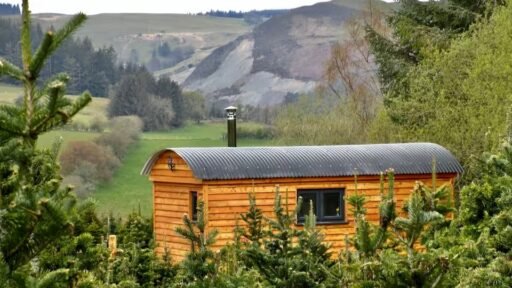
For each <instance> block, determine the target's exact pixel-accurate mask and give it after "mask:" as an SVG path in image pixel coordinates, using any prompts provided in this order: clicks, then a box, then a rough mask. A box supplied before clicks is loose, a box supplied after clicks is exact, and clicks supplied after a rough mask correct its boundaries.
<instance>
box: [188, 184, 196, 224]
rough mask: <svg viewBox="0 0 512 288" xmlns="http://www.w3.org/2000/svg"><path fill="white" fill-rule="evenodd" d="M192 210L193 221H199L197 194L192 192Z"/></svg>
mask: <svg viewBox="0 0 512 288" xmlns="http://www.w3.org/2000/svg"><path fill="white" fill-rule="evenodd" d="M190 208H191V213H190V214H192V220H194V221H197V192H196V191H191V192H190Z"/></svg>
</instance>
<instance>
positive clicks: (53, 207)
mask: <svg viewBox="0 0 512 288" xmlns="http://www.w3.org/2000/svg"><path fill="white" fill-rule="evenodd" d="M85 19H86V17H85V15H84V14H77V15H76V16H74V17H72V18H71V19H70V21H69V22H68V23H67V24H65V25H64V26H63V27H62V28H61V29H60V30H58V31H56V32H52V31H50V32H47V33H46V34H45V35H44V38H43V40H42V42H41V44H40V45H39V48H37V49H36V51H35V52H34V51H32V46H31V24H30V23H31V17H30V11H29V6H28V0H24V1H23V2H22V26H21V43H20V44H21V56H22V57H21V58H22V64H23V65H22V67H16V66H15V65H13V64H11V63H10V62H8V61H6V60H5V59H2V58H0V75H1V76H8V77H10V78H13V79H15V80H17V81H19V82H20V83H21V84H22V85H23V91H24V93H23V103H22V105H20V106H12V105H2V106H0V177H1V178H0V183H1V184H0V186H1V189H0V190H1V191H2V192H1V195H0V199H1V200H0V255H1V257H0V258H1V259H2V263H1V264H0V266H2V267H4V268H5V269H6V270H4V271H7V274H2V275H0V283H2V284H0V285H7V286H10V287H13V286H14V287H16V286H20V285H21V286H23V284H21V283H28V282H30V281H35V280H30V277H29V276H28V274H29V273H27V271H30V269H29V266H28V264H29V263H30V261H32V260H33V259H34V258H36V257H37V256H38V255H39V253H40V252H41V251H42V250H43V249H45V248H46V247H48V246H50V245H52V243H54V242H55V241H56V240H57V239H59V238H60V237H61V236H62V235H65V234H67V233H69V231H70V230H71V228H72V227H73V223H72V221H71V217H70V216H71V215H73V213H74V212H73V206H74V197H73V196H72V195H71V194H70V190H69V189H60V181H61V177H60V175H59V168H58V165H57V164H56V156H57V151H58V149H53V151H52V150H38V149H36V141H37V139H38V137H39V135H41V134H42V133H45V132H48V131H50V130H52V129H55V128H58V127H62V126H63V125H65V124H66V123H68V122H69V121H70V120H71V118H72V117H73V116H74V115H76V113H78V112H79V111H80V110H81V109H82V108H84V107H85V105H87V103H89V102H90V101H91V96H90V95H89V94H87V93H85V94H83V95H82V96H79V97H77V98H76V99H75V100H74V101H72V100H70V99H68V98H66V97H64V94H65V89H66V83H67V81H68V77H67V76H66V75H64V74H59V75H56V76H55V77H54V78H52V79H51V80H50V81H48V82H47V83H46V84H45V85H43V87H39V86H38V79H39V75H40V73H41V70H42V69H43V67H44V64H45V63H46V61H47V60H48V59H49V57H50V56H51V55H52V54H53V53H54V52H55V51H56V50H57V48H58V47H59V46H60V45H61V44H62V43H63V42H64V41H65V40H66V39H67V38H68V37H69V36H70V35H71V34H72V33H73V32H74V31H76V30H77V29H78V27H80V25H81V24H82V23H83V22H84V21H85ZM27 269H28V270H27ZM61 272H62V273H61ZM67 272H68V271H65V273H67ZM63 273H64V270H60V272H58V273H57V272H55V273H52V272H50V273H49V274H48V275H47V276H45V277H48V278H49V277H53V276H55V275H57V274H58V275H60V276H62V275H63ZM45 277H42V278H41V280H40V281H45V279H48V278H45ZM60 278H62V277H60ZM60 278H59V279H60ZM27 281H28V282H27ZM27 285H28V284H27Z"/></svg>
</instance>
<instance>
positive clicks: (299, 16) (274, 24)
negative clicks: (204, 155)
mask: <svg viewBox="0 0 512 288" xmlns="http://www.w3.org/2000/svg"><path fill="white" fill-rule="evenodd" d="M369 3H370V2H369V1H362V0H335V1H331V2H322V3H317V4H315V5H312V6H305V7H300V8H297V9H292V10H290V11H289V12H288V13H285V14H282V15H278V16H274V17H272V18H271V19H269V20H268V21H266V22H264V23H262V24H261V25H258V26H256V27H255V28H254V30H253V31H252V32H250V33H248V34H245V35H243V36H240V37H238V38H237V39H235V40H233V41H232V42H230V43H228V44H226V45H224V46H222V47H220V48H218V49H216V50H215V51H213V52H212V53H211V54H210V55H209V56H208V57H207V58H206V59H204V60H203V61H202V62H201V63H200V64H199V65H198V66H197V67H196V68H195V69H194V71H193V72H192V73H191V74H190V76H189V77H188V78H187V79H186V80H185V81H184V86H185V88H186V89H190V90H200V91H202V92H203V93H204V94H205V95H206V96H207V97H208V99H209V100H210V101H211V102H219V101H220V102H222V103H223V105H227V104H232V103H243V104H250V105H255V106H256V105H262V106H267V105H274V104H278V103H281V102H282V101H283V99H284V97H285V96H286V95H287V94H288V93H302V92H308V91H311V90H312V89H313V88H314V87H315V86H316V83H317V81H318V80H320V78H321V76H322V73H323V69H324V65H325V62H326V60H327V59H328V57H329V55H330V48H331V45H332V44H333V43H334V42H335V41H338V40H340V39H343V37H344V36H345V30H344V24H345V23H346V21H347V20H349V19H352V18H353V17H356V16H357V15H358V14H359V13H361V12H362V11H363V10H366V9H367V8H368V7H369V6H368V5H369ZM372 5H375V6H376V7H375V8H377V6H378V7H379V8H383V7H384V8H385V7H387V4H385V3H384V2H380V1H372ZM385 9H387V8H385Z"/></svg>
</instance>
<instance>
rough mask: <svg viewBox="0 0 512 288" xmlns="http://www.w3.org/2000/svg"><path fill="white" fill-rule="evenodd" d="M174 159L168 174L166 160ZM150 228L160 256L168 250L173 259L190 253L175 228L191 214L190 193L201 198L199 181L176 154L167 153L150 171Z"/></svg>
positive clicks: (178, 259)
mask: <svg viewBox="0 0 512 288" xmlns="http://www.w3.org/2000/svg"><path fill="white" fill-rule="evenodd" d="M169 156H171V157H173V162H174V163H175V164H176V166H175V169H174V170H173V171H170V170H169V168H168V166H167V158H168V157H169ZM150 180H151V181H153V225H154V233H155V238H156V243H157V248H156V251H157V253H158V254H159V255H163V254H164V251H165V250H166V249H167V251H169V253H170V255H171V257H172V260H173V261H175V262H177V261H180V260H181V259H183V257H184V256H185V255H186V253H187V252H188V251H189V250H190V246H189V243H188V242H187V241H185V240H184V239H183V238H182V237H181V236H179V235H178V234H177V233H176V232H175V229H176V227H178V226H182V225H183V216H184V214H188V215H189V216H190V213H191V206H190V203H191V199H190V192H191V191H196V192H197V193H198V197H199V198H201V197H202V196H203V195H202V186H201V185H200V183H201V180H198V179H196V178H194V176H193V174H192V171H191V170H190V168H189V167H188V165H187V164H186V163H185V162H184V161H183V159H181V158H180V157H179V156H178V155H176V154H175V153H170V152H167V153H165V154H164V155H163V156H161V157H160V158H159V159H158V161H157V163H156V164H155V166H154V167H153V170H152V171H151V175H150Z"/></svg>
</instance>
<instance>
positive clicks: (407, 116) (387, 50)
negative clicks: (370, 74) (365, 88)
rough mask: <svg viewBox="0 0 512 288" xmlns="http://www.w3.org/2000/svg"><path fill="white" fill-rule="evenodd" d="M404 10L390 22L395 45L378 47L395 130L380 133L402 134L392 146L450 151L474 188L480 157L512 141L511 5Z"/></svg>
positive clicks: (451, 4)
mask: <svg viewBox="0 0 512 288" xmlns="http://www.w3.org/2000/svg"><path fill="white" fill-rule="evenodd" d="M402 2H403V5H402V7H403V9H401V10H399V11H398V12H396V13H395V14H394V15H393V16H392V17H391V19H390V23H391V27H392V28H393V29H394V33H395V35H394V38H393V39H394V40H389V39H381V38H379V39H374V40H373V41H371V42H372V47H373V49H374V50H373V52H374V53H375V55H376V58H377V62H378V64H379V71H380V73H381V74H382V75H381V84H382V87H383V90H384V92H385V93H386V94H385V105H386V108H387V109H386V110H387V111H386V115H387V116H389V118H390V119H391V120H392V122H393V124H391V125H388V127H391V128H388V129H386V128H384V129H383V127H382V125H381V123H376V125H381V127H380V128H379V129H380V130H384V131H386V130H393V131H396V133H393V134H394V137H391V139H389V138H388V140H391V141H429V142H434V143H439V144H441V145H443V146H444V147H446V148H448V149H449V150H450V151H452V152H453V153H454V154H455V156H456V157H457V158H458V159H459V161H460V162H461V163H462V164H463V166H464V168H465V170H466V175H465V178H464V181H467V180H468V179H471V178H472V177H473V176H474V175H473V174H474V172H475V169H478V168H477V165H478V164H477V163H476V162H475V160H476V159H478V157H479V155H481V154H482V153H483V152H484V151H496V150H497V149H498V147H499V143H500V141H501V140H502V139H503V138H505V137H508V134H509V126H510V121H509V114H510V107H511V105H512V102H511V98H510V97H509V95H510V91H511V88H512V86H511V85H510V81H508V80H506V79H508V77H509V75H510V57H508V55H509V54H510V53H511V50H510V49H511V48H510V47H511V45H510V37H508V36H506V35H509V34H510V30H511V27H512V25H511V24H512V22H511V20H510V19H512V17H511V11H512V7H511V5H510V4H509V1H473V2H471V1H429V2H428V3H421V2H419V1H402ZM470 2H471V3H470ZM475 3H478V4H475ZM374 36H375V35H373V34H372V33H370V38H372V37H374ZM380 122H382V120H381V121H380ZM453 123H458V125H453ZM393 126H394V127H393Z"/></svg>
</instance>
